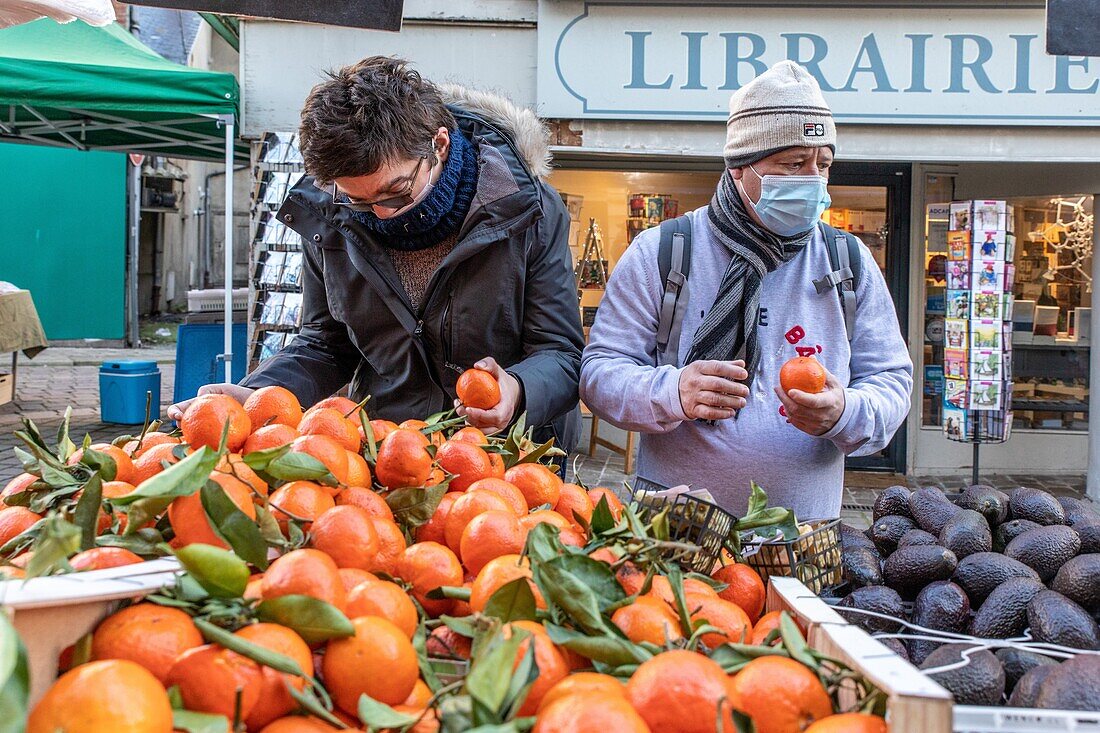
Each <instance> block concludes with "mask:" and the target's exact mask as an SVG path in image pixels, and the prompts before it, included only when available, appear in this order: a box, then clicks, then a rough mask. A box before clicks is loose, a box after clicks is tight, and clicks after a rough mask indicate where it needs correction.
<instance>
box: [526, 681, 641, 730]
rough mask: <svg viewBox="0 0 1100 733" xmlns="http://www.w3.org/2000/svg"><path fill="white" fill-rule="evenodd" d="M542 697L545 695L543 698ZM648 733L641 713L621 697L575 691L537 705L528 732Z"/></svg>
mask: <svg viewBox="0 0 1100 733" xmlns="http://www.w3.org/2000/svg"><path fill="white" fill-rule="evenodd" d="M543 699H544V700H545V698H543ZM608 731H615V733H651V732H650V728H649V726H648V725H646V723H645V721H644V720H642V716H640V715H638V713H637V712H636V711H635V710H634V708H632V707H631V706H630V703H628V702H627V701H626V698H624V697H621V696H611V697H607V696H606V695H605V693H603V692H598V691H597V692H578V693H573V694H572V695H568V696H566V697H561V698H558V699H557V700H555V701H554V702H553V703H551V704H550V705H546V704H543V705H542V707H540V708H539V714H538V718H536V720H535V727H534V728H532V729H531V733H608Z"/></svg>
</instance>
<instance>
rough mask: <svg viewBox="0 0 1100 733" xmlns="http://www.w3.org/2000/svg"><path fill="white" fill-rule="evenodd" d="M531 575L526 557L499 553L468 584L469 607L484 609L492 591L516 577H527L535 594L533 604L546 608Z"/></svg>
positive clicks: (476, 609)
mask: <svg viewBox="0 0 1100 733" xmlns="http://www.w3.org/2000/svg"><path fill="white" fill-rule="evenodd" d="M531 577H532V573H531V563H530V561H529V560H528V559H527V558H526V557H521V556H520V555H501V556H500V557H498V558H496V559H494V560H490V561H489V562H488V563H487V564H486V565H485V567H483V568H482V569H481V572H479V573H478V574H477V577H476V578H474V582H473V584H472V585H471V586H470V609H471V610H472V611H474V612H475V613H480V612H482V611H484V610H485V606H486V604H487V603H488V602H489V599H490V598H492V596H493V594H494V593H496V592H497V591H498V590H500V589H501V588H503V587H504V586H506V585H508V584H509V583H511V582H512V581H513V580H516V579H518V578H527V582H528V584H529V585H530V586H531V592H532V593H534V595H535V604H536V605H537V606H538V607H539V608H546V601H545V600H544V599H543V597H542V593H541V592H540V591H539V589H538V586H536V585H535V584H534V583H533V582H532V581H531Z"/></svg>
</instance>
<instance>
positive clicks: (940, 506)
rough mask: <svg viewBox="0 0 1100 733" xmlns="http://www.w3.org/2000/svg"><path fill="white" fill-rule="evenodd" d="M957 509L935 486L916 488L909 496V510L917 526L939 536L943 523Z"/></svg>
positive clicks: (945, 522)
mask: <svg viewBox="0 0 1100 733" xmlns="http://www.w3.org/2000/svg"><path fill="white" fill-rule="evenodd" d="M958 511H959V507H957V506H955V505H954V504H952V503H951V502H950V501H949V500H948V499H947V497H946V496H944V494H943V492H942V491H940V490H939V489H937V488H932V487H926V488H923V489H917V490H916V491H914V492H913V493H912V495H911V496H910V497H909V512H910V514H912V515H913V519H914V520H915V521H916V523H917V526H918V527H920V528H921V529H923V530H924V531H925V532H929V533H931V534H934V535H936V536H937V537H939V535H940V532H941V531H943V525H945V524H947V520H948V519H950V518H951V517H953V516H954V515H955V513H956V512H958Z"/></svg>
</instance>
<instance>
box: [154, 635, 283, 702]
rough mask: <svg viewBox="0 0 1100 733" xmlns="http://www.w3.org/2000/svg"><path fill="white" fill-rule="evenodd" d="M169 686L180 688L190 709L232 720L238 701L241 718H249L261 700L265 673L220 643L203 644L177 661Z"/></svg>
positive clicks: (256, 665)
mask: <svg viewBox="0 0 1100 733" xmlns="http://www.w3.org/2000/svg"><path fill="white" fill-rule="evenodd" d="M166 684H167V686H169V687H171V686H173V685H176V686H178V687H179V691H180V696H181V697H182V698H183V704H184V706H185V707H186V708H187V709H188V710H193V711H195V712H199V713H211V714H213V715H224V716H225V717H227V718H229V719H232V718H233V713H234V711H235V710H236V709H237V702H238V700H239V701H240V711H241V717H242V718H248V716H249V714H250V713H251V712H252V708H254V707H255V706H256V703H258V702H259V701H260V694H261V692H262V691H263V673H262V672H261V671H260V665H258V664H256V663H255V662H253V661H252V660H251V659H248V658H247V657H244V656H242V655H240V654H237V653H236V652H234V651H230V650H229V649H223V648H222V647H220V646H218V645H217V644H204V645H203V646H197V647H195V648H194V649H188V650H187V651H185V652H184V653H183V654H181V655H179V656H178V657H177V658H176V661H175V662H174V663H173V664H172V667H171V669H169V670H168V678H167V680H166Z"/></svg>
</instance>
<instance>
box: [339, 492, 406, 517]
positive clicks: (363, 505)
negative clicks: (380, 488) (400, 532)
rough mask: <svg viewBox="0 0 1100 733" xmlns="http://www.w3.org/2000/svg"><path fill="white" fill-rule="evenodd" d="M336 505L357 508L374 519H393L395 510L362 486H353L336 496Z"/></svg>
mask: <svg viewBox="0 0 1100 733" xmlns="http://www.w3.org/2000/svg"><path fill="white" fill-rule="evenodd" d="M336 504H337V505H339V506H346V505H350V506H357V507H359V508H360V509H362V510H363V511H365V512H366V513H367V514H369V515H371V516H372V517H382V518H383V519H390V520H392V519H393V510H392V509H390V505H389V504H387V503H386V500H385V499H383V498H382V497H381V496H380V495H378V494H377V493H375V492H374V491H373V490H372V489H369V488H363V487H361V486H351V487H348V488H346V489H344V490H343V491H341V492H340V493H338V494H337V495H336Z"/></svg>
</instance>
